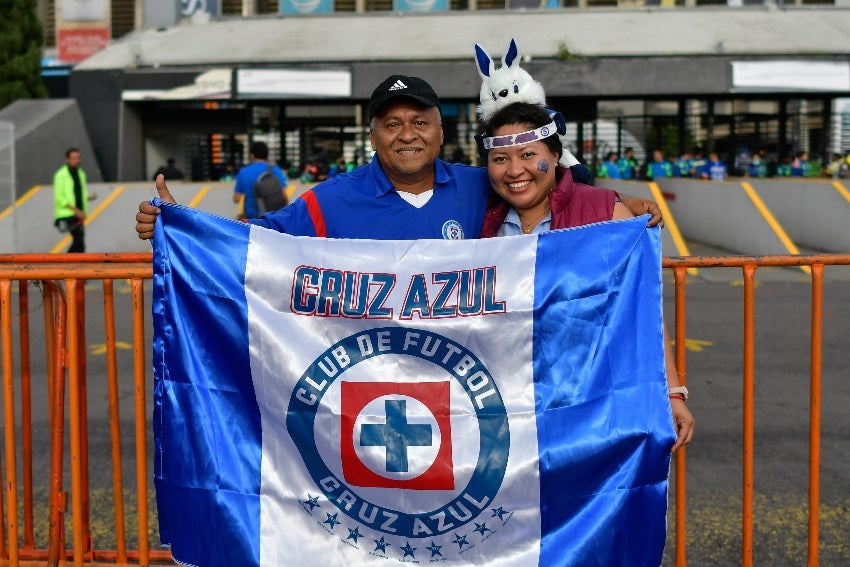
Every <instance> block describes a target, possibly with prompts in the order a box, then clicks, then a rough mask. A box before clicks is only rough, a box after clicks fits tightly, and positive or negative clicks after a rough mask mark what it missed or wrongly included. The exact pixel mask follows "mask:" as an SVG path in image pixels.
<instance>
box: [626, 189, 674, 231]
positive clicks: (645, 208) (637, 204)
mask: <svg viewBox="0 0 850 567" xmlns="http://www.w3.org/2000/svg"><path fill="white" fill-rule="evenodd" d="M620 201H621V202H622V203H623V204H624V205H625V206H626V208H627V209H629V211H631V213H632V214H633V215H634V216H636V217H639V216H641V215H645V214H647V213H649V214H650V215H652V218H651V219H649V222H648V223H646V226H655V225H659V226H660V227H661V228H664V219H663V218H661V207H659V206H658V203H656V202H655V201H647V200H646V199H638V198H637V197H629V196H628V195H620Z"/></svg>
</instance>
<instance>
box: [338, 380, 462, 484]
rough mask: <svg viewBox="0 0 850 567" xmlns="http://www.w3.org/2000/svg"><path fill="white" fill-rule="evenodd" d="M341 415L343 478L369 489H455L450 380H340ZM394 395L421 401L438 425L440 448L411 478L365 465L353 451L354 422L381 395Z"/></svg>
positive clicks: (354, 440)
mask: <svg viewBox="0 0 850 567" xmlns="http://www.w3.org/2000/svg"><path fill="white" fill-rule="evenodd" d="M341 390H342V391H341V396H342V408H341V413H342V415H341V416H340V458H341V459H342V473H343V477H344V478H345V481H346V482H348V483H350V484H351V485H353V486H362V487H369V488H406V489H408V490H454V484H455V483H454V470H453V465H452V431H451V419H450V416H451V397H450V383H449V382H448V381H441V382H418V383H409V382H342V384H341ZM388 395H397V396H405V397H408V398H413V399H415V400H417V401H419V402H420V403H422V404H423V405H424V406H425V407H426V408H428V411H430V412H431V415H432V416H433V417H434V419H435V420H436V422H437V425H438V426H439V428H440V441H439V442H440V447H439V449H438V451H437V455H436V458H435V459H434V461H433V462H432V463H431V465H430V466H429V467H428V469H427V470H425V472H423V473H421V474H420V475H418V476H416V477H414V478H410V479H397V478H391V477H388V476H383V475H380V474H378V473H376V472H375V471H373V470H371V469H370V468H369V467H367V466H366V465H365V464H364V463H363V462H362V461H361V460H360V457H359V456H358V455H357V451H356V450H355V448H354V447H355V445H354V444H355V442H358V443H359V440H356V439H354V425H355V423H356V421H357V417H358V416H359V415H360V414H361V413H362V411H363V408H365V407H366V405H367V404H369V403H370V402H372V401H373V400H375V399H377V398H380V397H382V396H388Z"/></svg>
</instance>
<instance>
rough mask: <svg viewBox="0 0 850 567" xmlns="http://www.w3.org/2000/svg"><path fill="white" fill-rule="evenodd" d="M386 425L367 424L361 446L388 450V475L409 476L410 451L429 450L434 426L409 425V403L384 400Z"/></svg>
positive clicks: (362, 429)
mask: <svg viewBox="0 0 850 567" xmlns="http://www.w3.org/2000/svg"><path fill="white" fill-rule="evenodd" d="M384 411H385V413H386V416H387V421H386V423H384V424H383V425H380V424H372V423H367V424H364V425H363V426H362V428H361V430H360V445H362V446H364V447H381V446H383V447H386V448H387V472H407V470H408V469H407V448H408V447H412V446H419V447H429V446H430V445H431V444H432V442H431V426H430V425H428V424H413V423H408V422H407V401H406V400H385V401H384Z"/></svg>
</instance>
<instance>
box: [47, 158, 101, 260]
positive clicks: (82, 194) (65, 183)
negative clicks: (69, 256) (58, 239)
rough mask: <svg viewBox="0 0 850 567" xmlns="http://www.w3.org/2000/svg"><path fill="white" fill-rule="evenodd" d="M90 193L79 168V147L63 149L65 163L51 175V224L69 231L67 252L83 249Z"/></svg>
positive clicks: (82, 172)
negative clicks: (64, 150)
mask: <svg viewBox="0 0 850 567" xmlns="http://www.w3.org/2000/svg"><path fill="white" fill-rule="evenodd" d="M95 197H96V195H95V194H94V193H92V194H89V191H88V185H87V183H86V172H85V171H83V168H82V167H80V150H79V149H77V148H70V149H68V151H66V152H65V163H64V164H62V167H60V168H59V169H57V170H56V173H54V174H53V209H54V214H53V218H54V219H55V220H54V222H53V224H54V226H56V228H58V229H59V231H60V232H70V233H71V238H72V239H73V240H72V241H71V246H70V248H68V252H69V253H77V252H85V251H86V241H85V230H84V229H83V223H84V222H85V220H86V216H87V215H88V211H89V201H90V200H92V199H94V198H95Z"/></svg>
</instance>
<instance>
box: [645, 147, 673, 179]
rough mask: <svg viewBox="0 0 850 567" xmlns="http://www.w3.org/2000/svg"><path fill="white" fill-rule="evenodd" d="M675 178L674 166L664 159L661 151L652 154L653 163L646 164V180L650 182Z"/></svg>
mask: <svg viewBox="0 0 850 567" xmlns="http://www.w3.org/2000/svg"><path fill="white" fill-rule="evenodd" d="M667 177H673V166H672V165H671V164H670V162H669V161H667V160H666V159H664V154H663V153H662V152H661V150H654V151H653V152H652V161H651V162H649V163H647V164H646V178H647V179H648V180H650V181H653V180H656V179H664V178H667Z"/></svg>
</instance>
